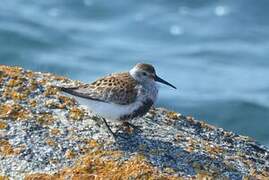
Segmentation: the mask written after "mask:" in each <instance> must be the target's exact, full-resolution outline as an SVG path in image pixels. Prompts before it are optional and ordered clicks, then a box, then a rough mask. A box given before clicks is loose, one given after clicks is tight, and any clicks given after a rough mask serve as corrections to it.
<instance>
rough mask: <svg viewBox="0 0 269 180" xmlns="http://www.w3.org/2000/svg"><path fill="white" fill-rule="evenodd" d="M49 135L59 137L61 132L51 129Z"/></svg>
mask: <svg viewBox="0 0 269 180" xmlns="http://www.w3.org/2000/svg"><path fill="white" fill-rule="evenodd" d="M50 133H51V135H53V136H58V135H60V133H61V131H60V129H57V128H53V129H51V130H50Z"/></svg>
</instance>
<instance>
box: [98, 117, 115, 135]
mask: <svg viewBox="0 0 269 180" xmlns="http://www.w3.org/2000/svg"><path fill="white" fill-rule="evenodd" d="M101 119H102V120H103V121H104V123H105V125H106V127H107V129H108V130H109V132H110V133H111V134H112V135H113V137H114V138H115V139H116V134H115V133H114V132H113V131H112V130H111V129H110V127H109V125H108V124H107V122H106V119H105V118H103V117H101Z"/></svg>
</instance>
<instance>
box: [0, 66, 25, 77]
mask: <svg viewBox="0 0 269 180" xmlns="http://www.w3.org/2000/svg"><path fill="white" fill-rule="evenodd" d="M22 70H23V69H22V68H20V67H16V66H14V67H10V66H0V71H3V72H4V75H6V76H9V77H12V78H13V77H17V76H19V75H20V74H21V72H22Z"/></svg>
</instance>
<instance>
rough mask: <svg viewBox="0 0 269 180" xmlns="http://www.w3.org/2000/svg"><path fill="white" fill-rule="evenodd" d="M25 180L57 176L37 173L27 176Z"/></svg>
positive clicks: (48, 179)
mask: <svg viewBox="0 0 269 180" xmlns="http://www.w3.org/2000/svg"><path fill="white" fill-rule="evenodd" d="M24 180H56V178H54V177H53V176H52V175H50V174H45V173H36V174H30V175H27V176H25V177H24Z"/></svg>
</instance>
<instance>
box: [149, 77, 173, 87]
mask: <svg viewBox="0 0 269 180" xmlns="http://www.w3.org/2000/svg"><path fill="white" fill-rule="evenodd" d="M154 80H155V81H157V82H160V83H163V84H166V85H168V86H171V87H172V88H174V89H177V88H176V87H175V86H173V85H172V84H170V83H169V82H167V81H165V80H163V79H162V78H160V77H158V76H157V75H156V76H155V78H154Z"/></svg>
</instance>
